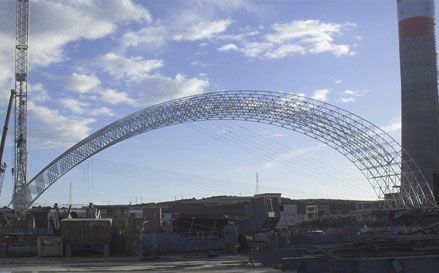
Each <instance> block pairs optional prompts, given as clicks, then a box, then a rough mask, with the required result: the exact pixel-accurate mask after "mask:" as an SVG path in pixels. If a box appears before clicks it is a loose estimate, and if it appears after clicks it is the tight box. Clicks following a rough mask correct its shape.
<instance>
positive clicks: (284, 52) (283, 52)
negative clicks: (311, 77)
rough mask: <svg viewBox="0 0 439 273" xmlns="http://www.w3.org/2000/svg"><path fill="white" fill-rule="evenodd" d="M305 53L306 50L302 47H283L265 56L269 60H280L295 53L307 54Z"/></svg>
mask: <svg viewBox="0 0 439 273" xmlns="http://www.w3.org/2000/svg"><path fill="white" fill-rule="evenodd" d="M305 52H306V50H305V48H303V46H301V45H282V46H280V47H278V48H277V49H275V50H273V51H270V52H267V53H265V56H266V57H267V58H269V59H278V58H283V57H286V56H288V55H292V54H295V53H299V54H305Z"/></svg>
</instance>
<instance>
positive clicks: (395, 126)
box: [381, 120, 401, 133]
mask: <svg viewBox="0 0 439 273" xmlns="http://www.w3.org/2000/svg"><path fill="white" fill-rule="evenodd" d="M381 129H382V130H383V131H384V132H386V133H393V132H397V131H400V130H401V120H399V121H397V122H394V123H391V124H387V125H384V126H381Z"/></svg>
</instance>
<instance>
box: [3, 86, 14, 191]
mask: <svg viewBox="0 0 439 273" xmlns="http://www.w3.org/2000/svg"><path fill="white" fill-rule="evenodd" d="M14 97H15V90H14V89H12V90H11V96H10V97H9V104H8V110H7V112H6V119H5V125H4V126H3V134H2V139H1V142H0V195H1V193H2V188H3V180H4V179H5V173H6V167H7V166H6V163H4V162H3V151H4V150H5V143H6V137H7V135H8V125H9V117H10V116H11V109H12V102H13V101H14Z"/></svg>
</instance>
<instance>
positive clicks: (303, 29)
mask: <svg viewBox="0 0 439 273" xmlns="http://www.w3.org/2000/svg"><path fill="white" fill-rule="evenodd" d="M353 26H354V25H353V24H349V23H346V24H336V23H324V22H321V21H319V20H294V21H292V22H290V23H285V24H274V25H273V26H272V27H271V30H272V31H271V32H270V33H268V34H265V35H262V36H261V35H259V36H258V34H260V33H259V32H258V31H249V32H248V33H252V35H251V36H255V37H256V38H257V39H255V38H252V40H251V41H247V40H246V38H245V37H247V36H249V35H239V34H235V35H234V36H235V37H238V36H239V39H235V40H241V43H242V45H241V46H237V47H236V49H238V48H239V49H240V51H241V52H242V53H243V54H244V55H246V56H248V57H252V58H254V57H260V58H269V59H277V58H284V57H287V56H291V55H295V54H319V53H324V52H329V53H332V54H334V55H335V56H337V57H339V56H343V55H354V54H355V53H354V52H353V51H352V49H351V46H350V45H347V44H338V43H336V42H335V37H336V36H339V35H341V34H342V33H343V32H344V31H345V30H348V29H350V28H352V27H353ZM222 39H224V40H227V35H223V36H222ZM229 40H234V39H232V38H229ZM224 51H225V50H224Z"/></svg>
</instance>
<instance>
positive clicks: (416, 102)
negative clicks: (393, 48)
mask: <svg viewBox="0 0 439 273" xmlns="http://www.w3.org/2000/svg"><path fill="white" fill-rule="evenodd" d="M397 5H398V28H399V53H400V63H401V111H402V115H401V118H402V135H401V138H402V139H401V140H402V147H403V148H404V149H405V150H406V151H407V152H408V153H409V154H410V155H411V156H412V158H413V159H414V160H415V162H416V163H417V164H418V166H419V167H420V169H421V171H422V172H423V173H424V176H425V178H426V179H427V181H428V183H429V185H430V187H431V189H432V190H433V193H434V195H435V198H436V200H439V135H438V134H439V126H438V122H439V102H438V90H437V64H436V45H435V33H434V0H397ZM403 181H404V180H403ZM402 186H403V187H404V183H403V184H402Z"/></svg>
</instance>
